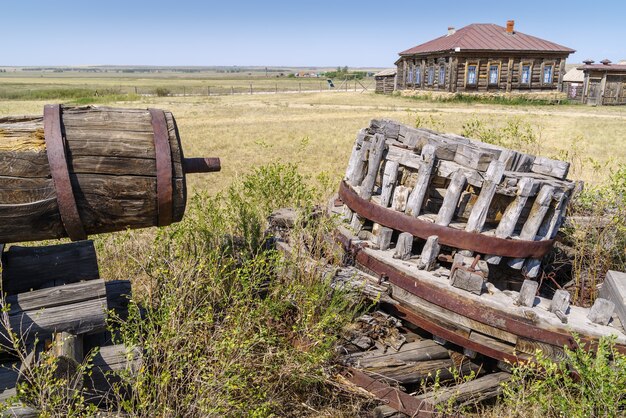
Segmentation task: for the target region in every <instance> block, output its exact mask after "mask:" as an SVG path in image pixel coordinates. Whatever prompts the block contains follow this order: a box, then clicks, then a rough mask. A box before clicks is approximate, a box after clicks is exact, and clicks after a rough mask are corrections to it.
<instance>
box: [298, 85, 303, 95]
mask: <svg viewBox="0 0 626 418" xmlns="http://www.w3.org/2000/svg"><path fill="white" fill-rule="evenodd" d="M298 93H302V83H298Z"/></svg>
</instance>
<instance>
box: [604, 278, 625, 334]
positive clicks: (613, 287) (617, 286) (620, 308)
mask: <svg viewBox="0 0 626 418" xmlns="http://www.w3.org/2000/svg"><path fill="white" fill-rule="evenodd" d="M600 297H601V298H604V299H608V300H610V301H611V302H613V303H614V304H615V311H616V313H617V316H618V317H619V319H620V321H621V323H622V324H626V273H623V272H619V271H614V270H609V271H608V272H607V273H606V277H605V279H604V283H602V287H601V288H600Z"/></svg>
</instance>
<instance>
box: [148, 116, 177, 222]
mask: <svg viewBox="0 0 626 418" xmlns="http://www.w3.org/2000/svg"><path fill="white" fill-rule="evenodd" d="M148 111H149V112H150V116H151V117H152V130H153V131H154V152H155V155H156V176H157V177H156V183H157V184H156V186H157V225H158V226H166V225H170V224H171V223H172V217H173V214H172V213H173V204H172V196H173V180H172V151H171V149H170V137H169V132H168V129H167V120H166V119H165V112H164V111H162V110H159V109H148Z"/></svg>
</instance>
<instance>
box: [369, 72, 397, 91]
mask: <svg viewBox="0 0 626 418" xmlns="http://www.w3.org/2000/svg"><path fill="white" fill-rule="evenodd" d="M374 79H375V80H376V90H375V91H376V93H381V94H391V93H393V91H394V89H395V84H396V69H395V68H390V69H387V70H383V71H381V72H379V73H376V74H374Z"/></svg>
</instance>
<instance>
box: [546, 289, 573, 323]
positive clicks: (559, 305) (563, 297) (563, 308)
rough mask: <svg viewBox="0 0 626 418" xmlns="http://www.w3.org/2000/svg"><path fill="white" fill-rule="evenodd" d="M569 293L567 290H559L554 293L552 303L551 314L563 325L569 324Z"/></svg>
mask: <svg viewBox="0 0 626 418" xmlns="http://www.w3.org/2000/svg"><path fill="white" fill-rule="evenodd" d="M569 298H570V295H569V292H568V291H567V290H562V289H558V290H557V291H555V292H554V296H553V297H552V301H551V302H550V312H552V313H554V314H555V315H556V316H558V317H559V319H560V320H561V322H562V323H564V324H566V323H567V310H568V308H569Z"/></svg>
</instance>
